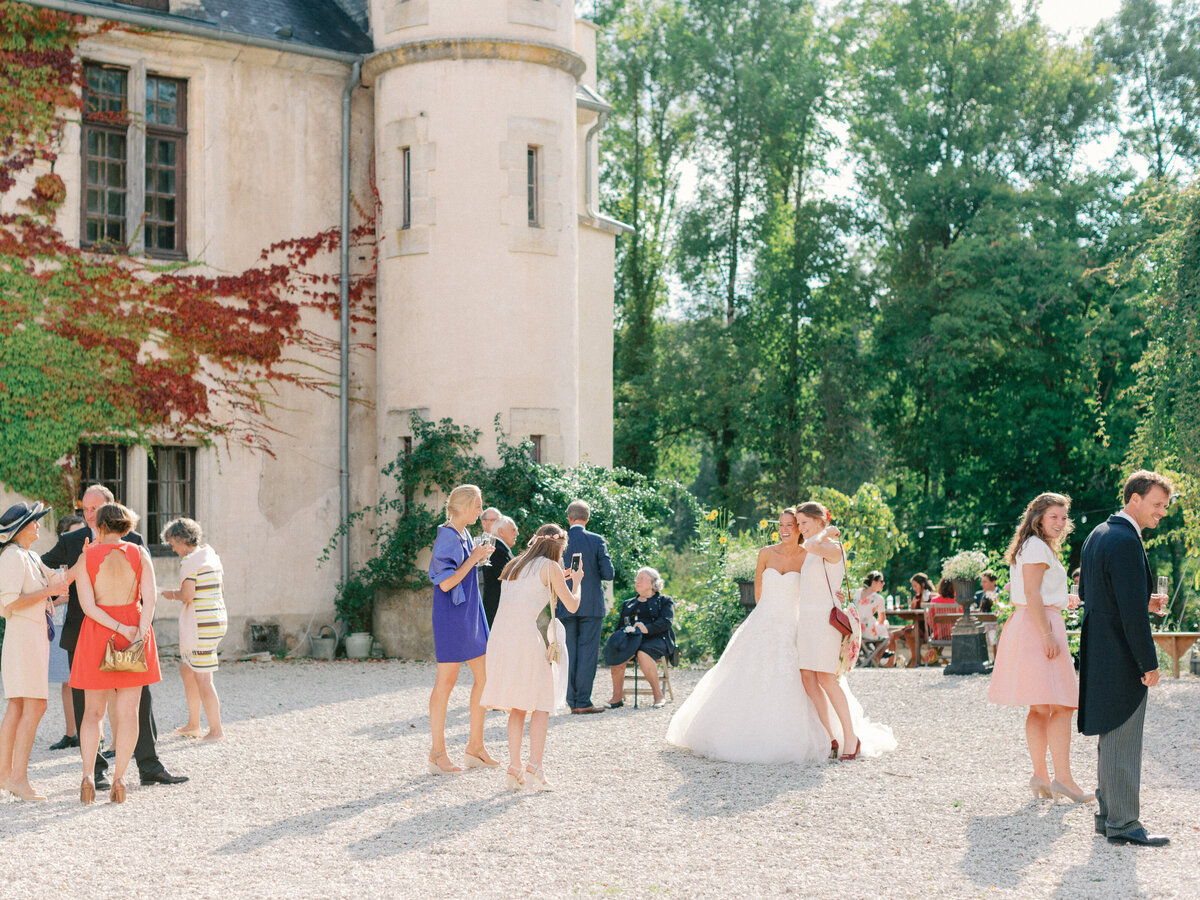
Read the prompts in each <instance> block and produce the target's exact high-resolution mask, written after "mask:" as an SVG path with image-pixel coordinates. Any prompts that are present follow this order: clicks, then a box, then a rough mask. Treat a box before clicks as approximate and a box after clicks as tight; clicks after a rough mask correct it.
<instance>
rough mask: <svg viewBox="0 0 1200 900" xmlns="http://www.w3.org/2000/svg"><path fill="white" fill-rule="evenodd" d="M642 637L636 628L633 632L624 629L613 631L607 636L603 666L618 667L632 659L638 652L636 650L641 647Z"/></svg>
mask: <svg viewBox="0 0 1200 900" xmlns="http://www.w3.org/2000/svg"><path fill="white" fill-rule="evenodd" d="M642 636H643V635H642V633H641V632H640V631H638V630H637V629H636V628H635V629H634V630H633V631H625V630H624V629H618V630H617V631H614V632H613V633H612V634H611V635H609V637H608V643H606V644H605V645H604V664H605V665H606V666H619V665H621V663H623V662H627V661H628V660H630V659H632V658H633V656H634V654H636V653H637V652H638V648H640V647H641V646H642Z"/></svg>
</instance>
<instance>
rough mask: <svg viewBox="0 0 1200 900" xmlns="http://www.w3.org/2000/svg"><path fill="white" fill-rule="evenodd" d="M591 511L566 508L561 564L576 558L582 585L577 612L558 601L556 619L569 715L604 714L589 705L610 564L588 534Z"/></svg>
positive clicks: (579, 505) (600, 543) (577, 503)
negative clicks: (563, 642) (563, 640)
mask: <svg viewBox="0 0 1200 900" xmlns="http://www.w3.org/2000/svg"><path fill="white" fill-rule="evenodd" d="M591 516H592V509H591V507H590V506H588V505H587V504H586V503H585V502H584V501H582V500H572V501H571V503H570V505H569V506H568V507H567V525H568V529H567V552H566V554H565V558H564V560H563V562H564V563H565V564H566V565H567V566H570V565H571V564H572V560H573V559H574V558H575V554H579V556H580V558H581V560H582V565H583V584H582V586H581V589H580V600H579V609H578V610H576V611H575V612H573V613H571V612H567V608H566V607H565V606H563V605H562V602H561V601H560V602H559V604H558V613H557V615H558V618H559V619H561V620H562V623H563V627H564V628H565V629H566V632H567V661H568V670H567V705H568V706H569V707H571V712H572V713H576V714H580V713H598V712H604V708H603V707H601V706H594V705H593V704H592V682H593V681H594V680H595V678H596V663H597V661H598V660H599V658H600V629H601V626H602V625H603V624H604V614H605V613H606V612H607V610H606V609H605V601H604V586H603V585H602V584H601V582H603V581H612V579H613V575H614V574H615V573H614V571H613V564H612V560H611V559H610V558H609V556H608V545H607V544H605V543H604V538H602V537H601V536H600V535H598V534H593V533H592V532H590V531H588V530H587V523H588V519H590V518H591Z"/></svg>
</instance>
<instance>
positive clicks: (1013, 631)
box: [988, 606, 1079, 709]
mask: <svg viewBox="0 0 1200 900" xmlns="http://www.w3.org/2000/svg"><path fill="white" fill-rule="evenodd" d="M1046 618H1047V620H1048V621H1049V623H1050V630H1051V631H1052V632H1053V634H1054V639H1055V640H1056V641H1057V642H1058V647H1059V653H1058V656H1056V657H1054V659H1047V658H1046V649H1045V646H1044V645H1043V643H1042V635H1041V633H1040V632H1039V631H1038V627H1037V624H1036V623H1035V622H1034V620H1033V616H1032V615H1031V614H1030V612H1029V610H1028V609H1027V608H1026V607H1024V606H1018V607H1017V608H1016V611H1015V612H1014V613H1013V614H1012V618H1010V619H1009V620H1008V622H1006V623H1005V625H1004V630H1003V631H1001V632H1000V644H999V646H997V647H996V664H995V666H993V667H992V683H991V684H990V685H988V700H990V701H991V702H992V703H998V704H1000V705H1001V706H1035V705H1038V704H1049V705H1052V706H1067V707H1070V708H1071V709H1077V708H1078V707H1079V683H1078V682H1077V681H1076V680H1075V664H1074V662H1073V661H1072V659H1071V653H1070V650H1069V649H1068V648H1067V626H1066V625H1065V624H1064V623H1063V618H1062V616H1061V615H1059V612H1058V610H1057V609H1047V610H1046Z"/></svg>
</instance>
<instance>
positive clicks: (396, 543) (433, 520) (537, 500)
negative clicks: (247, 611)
mask: <svg viewBox="0 0 1200 900" xmlns="http://www.w3.org/2000/svg"><path fill="white" fill-rule="evenodd" d="M498 419H499V417H497V422H498ZM412 433H413V446H412V451H411V452H410V453H408V454H401V455H400V456H398V457H397V458H396V459H395V460H393V461H392V462H391V463H389V464H388V466H387V467H385V468H384V470H383V473H384V474H385V475H388V476H389V477H391V478H392V480H393V482H394V485H393V486H392V487H390V488H389V489H388V491H387V492H386V493H385V494H384V495H383V496H382V497H381V498H380V500H379V502H378V503H376V504H374V505H373V506H371V507H368V508H366V509H362V510H358V511H356V512H355V513H353V514H352V515H351V517H350V519H349V521H348V523H347V524H346V525H344V526H343V527H342V528H341V529H339V530H338V532H337V533H336V534H335V535H334V537H333V539H332V540H331V541H330V543H329V545H328V546H327V547H326V549H325V554H324V556H323V557H322V560H323V561H324V560H327V559H329V557H330V554H331V553H332V550H333V548H334V547H335V546H336V542H337V539H338V538H339V537H340V536H341V535H342V534H344V533H345V531H346V529H347V528H350V527H353V526H354V525H356V524H358V523H360V522H364V521H373V522H374V523H375V524H374V528H373V529H372V531H371V535H372V539H373V542H374V547H373V551H374V552H373V555H372V558H371V559H369V560H368V561H367V562H366V563H365V564H364V565H363V566H362V567H361V568H360V569H359V570H358V571H356V572H355V573H354V576H353V578H352V579H351V582H352V583H353V584H354V585H355V586H356V587H357V585H358V584H361V585H364V586H366V587H367V588H369V589H370V590H371V591H372V592H373V591H374V590H375V589H377V588H385V587H400V588H406V589H420V588H423V587H427V586H428V584H429V579H428V576H427V574H426V572H425V569H424V567H423V566H422V565H421V564H420V562H421V560H420V557H421V555H422V553H423V552H424V551H427V550H428V549H429V547H430V546H431V545H432V544H433V538H434V532H435V530H436V527H437V526H438V525H439V524H441V522H442V521H443V519H444V517H443V516H442V514H441V511H440V510H439V511H434V510H432V509H430V508H429V506H428V503H427V498H429V497H431V496H433V495H434V494H435V493H436V494H440V495H445V494H448V493H449V491H450V490H451V489H452V488H453V487H454V486H455V485H458V484H476V485H478V486H479V488H480V490H481V491H482V492H483V497H484V502H485V504H486V505H488V506H495V507H497V508H498V509H500V510H502V511H503V512H504V513H505V514H506V515H508V516H511V517H512V518H513V519H514V520H515V521H516V523H517V528H518V530H519V531H520V534H521V539H519V541H518V546H517V547H515V548H514V550H515V552H517V553H519V552H520V551H521V549H522V547H523V542H524V540H525V539H528V537H529V536H531V535H532V534H533V532H534V531H535V530H536V529H537V528H538V527H539V526H540V525H543V524H545V523H546V522H558V523H560V524H563V525H564V527H565V517H566V509H567V504H569V503H570V502H571V501H572V500H575V499H580V500H585V501H587V503H588V504H589V505H590V506H591V508H592V517H591V520H590V522H589V523H588V528H589V529H590V530H592V531H595V532H597V533H598V534H601V535H603V536H604V537H605V540H606V541H607V543H608V547H609V553H610V555H611V556H612V560H613V566H614V568H615V569H616V578H615V580H614V589H615V591H616V592H617V595H618V597H619V596H621V594H622V593H623V592H626V591H632V585H633V579H634V576H635V575H636V574H637V570H638V569H639V568H640V567H641V566H643V565H646V564H647V563H648V561H649V560H650V559H652V558H653V557H654V556H655V555H656V554H657V551H658V540H657V531H658V530H659V529H660V527H661V524H662V522H663V521H664V520H665V519H667V518H668V517H669V516H670V515H672V514H673V513H674V511H675V510H676V509H678V508H682V509H684V510H693V509H694V508H695V500H694V499H692V498H691V496H690V495H689V494H688V493H687V492H686V491H684V490H683V489H682V488H680V486H679V485H677V484H673V483H670V482H665V481H657V480H653V479H649V478H646V477H645V476H643V475H640V474H638V473H636V472H631V471H629V470H628V469H605V468H602V467H600V466H594V465H590V464H584V465H579V466H575V467H570V468H568V467H563V466H555V465H545V464H540V463H536V462H534V461H533V459H532V457H531V456H530V453H529V450H530V445H529V444H528V442H525V443H521V444H510V443H508V442H507V440H506V438H505V435H504V434H503V432H501V431H500V430H499V425H498V424H497V441H496V443H497V449H498V451H499V455H500V465H499V466H498V467H496V468H488V467H487V466H486V465H485V464H484V461H483V459H482V457H480V456H479V455H478V454H477V453H476V451H475V445H476V443H477V442H478V440H479V437H480V432H479V431H478V430H477V429H468V428H463V427H461V426H458V425H456V424H455V423H454V422H453V421H451V420H450V419H443V420H441V421H440V422H437V423H433V422H427V421H425V420H424V419H422V418H421V417H420V416H419V415H416V414H414V415H413V418H412Z"/></svg>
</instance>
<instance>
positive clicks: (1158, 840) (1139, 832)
mask: <svg viewBox="0 0 1200 900" xmlns="http://www.w3.org/2000/svg"><path fill="white" fill-rule="evenodd" d="M1108 842H1109V843H1110V844H1137V845H1139V846H1141V847H1165V846H1166V845H1167V844H1169V843H1171V839H1170V838H1169V837H1163V836H1162V835H1161V834H1146V829H1145V828H1135V829H1133V831H1126V832H1123V833H1122V834H1110V835H1109V836H1108Z"/></svg>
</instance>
